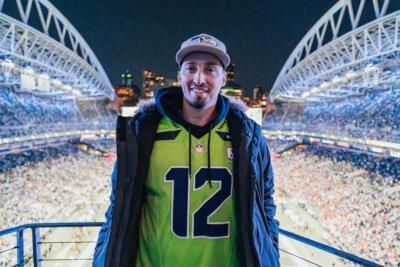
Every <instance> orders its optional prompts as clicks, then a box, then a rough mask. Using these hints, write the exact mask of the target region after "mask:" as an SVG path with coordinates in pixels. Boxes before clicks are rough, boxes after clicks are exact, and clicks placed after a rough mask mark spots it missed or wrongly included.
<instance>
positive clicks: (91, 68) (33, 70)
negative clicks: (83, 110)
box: [0, 0, 114, 99]
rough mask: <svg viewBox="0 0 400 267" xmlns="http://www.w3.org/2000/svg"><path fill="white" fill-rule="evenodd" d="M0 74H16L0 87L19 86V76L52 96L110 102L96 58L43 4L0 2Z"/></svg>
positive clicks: (109, 90)
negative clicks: (45, 88) (30, 79)
mask: <svg viewBox="0 0 400 267" xmlns="http://www.w3.org/2000/svg"><path fill="white" fill-rule="evenodd" d="M0 70H1V71H2V72H3V74H4V73H5V71H8V72H9V73H11V74H17V75H11V76H13V77H14V78H13V80H10V79H6V78H7V77H6V78H4V77H0V85H2V84H3V86H4V85H5V86H7V84H8V85H10V84H11V85H12V84H18V83H21V80H22V79H23V77H22V75H20V74H25V75H31V76H32V77H34V79H36V81H37V84H40V82H42V84H47V85H48V86H50V87H51V88H52V89H51V90H55V93H56V94H57V93H60V94H67V95H68V94H71V95H75V96H83V97H92V96H106V97H108V98H110V99H114V91H113V87H112V85H111V83H110V80H109V78H108V76H107V74H106V73H105V71H104V69H103V67H102V65H101V64H100V62H99V60H98V59H97V57H96V55H95V54H94V52H93V51H92V50H91V48H90V47H89V45H88V44H87V43H86V41H85V40H84V39H83V37H82V36H81V35H80V34H79V32H78V31H77V30H76V29H75V28H74V27H73V26H72V24H71V23H70V22H69V21H68V20H67V19H66V18H65V17H64V16H63V15H62V14H61V12H60V11H59V10H57V8H56V7H55V6H54V5H52V4H51V3H50V2H49V1H48V0H0ZM0 76H1V75H0ZM15 77H17V78H15ZM8 78H9V77H8ZM43 81H44V83H43ZM39 86H40V85H39Z"/></svg>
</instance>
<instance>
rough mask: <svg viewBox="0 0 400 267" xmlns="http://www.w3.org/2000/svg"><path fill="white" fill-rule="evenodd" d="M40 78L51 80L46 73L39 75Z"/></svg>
mask: <svg viewBox="0 0 400 267" xmlns="http://www.w3.org/2000/svg"><path fill="white" fill-rule="evenodd" d="M38 77H39V78H40V79H43V80H49V79H50V77H49V75H47V74H46V73H42V74H39V75H38Z"/></svg>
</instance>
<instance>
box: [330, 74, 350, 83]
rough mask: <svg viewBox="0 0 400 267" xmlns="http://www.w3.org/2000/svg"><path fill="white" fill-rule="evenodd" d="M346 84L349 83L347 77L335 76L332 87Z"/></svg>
mask: <svg viewBox="0 0 400 267" xmlns="http://www.w3.org/2000/svg"><path fill="white" fill-rule="evenodd" d="M346 82H347V79H346V77H345V76H341V77H339V76H335V77H334V78H333V79H332V85H339V84H343V83H346Z"/></svg>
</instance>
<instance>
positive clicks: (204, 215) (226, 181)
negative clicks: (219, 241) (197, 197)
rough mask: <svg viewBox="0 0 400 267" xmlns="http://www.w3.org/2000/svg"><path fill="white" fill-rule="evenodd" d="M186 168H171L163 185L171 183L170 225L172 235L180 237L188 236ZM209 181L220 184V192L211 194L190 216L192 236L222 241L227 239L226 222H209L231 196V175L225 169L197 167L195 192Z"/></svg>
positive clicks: (188, 184)
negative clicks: (221, 239) (209, 179)
mask: <svg viewBox="0 0 400 267" xmlns="http://www.w3.org/2000/svg"><path fill="white" fill-rule="evenodd" d="M188 172H189V169H188V168H187V167H174V168H171V169H169V170H168V172H167V173H166V175H165V178H164V179H165V181H166V182H172V199H171V224H172V232H173V233H174V234H175V235H176V236H177V237H179V238H188V237H189V220H188V218H189V212H190V209H189V205H190V188H189V186H190V183H189V175H188ZM208 173H210V178H211V181H216V182H218V183H219V185H220V186H219V190H217V191H216V192H215V193H213V194H212V195H210V196H209V197H208V198H207V199H206V200H205V201H204V202H203V203H201V205H200V206H199V207H198V208H196V210H195V211H194V212H193V214H192V218H193V220H192V221H193V224H192V237H194V238H198V237H204V238H224V237H228V236H229V221H228V222H209V217H210V216H212V215H213V214H215V213H216V212H217V211H218V210H219V209H220V208H221V207H222V205H223V204H224V202H225V201H226V200H227V199H228V198H229V197H231V195H232V174H231V173H230V172H229V171H228V169H226V168H211V169H210V172H208V170H207V168H200V169H199V170H198V171H197V172H196V175H195V176H194V183H193V187H194V188H193V189H194V191H197V190H200V189H202V188H203V187H204V186H206V185H207V183H208Z"/></svg>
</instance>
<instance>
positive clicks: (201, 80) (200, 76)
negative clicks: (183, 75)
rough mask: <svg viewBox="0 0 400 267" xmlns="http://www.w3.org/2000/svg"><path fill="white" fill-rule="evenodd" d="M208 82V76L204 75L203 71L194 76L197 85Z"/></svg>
mask: <svg viewBox="0 0 400 267" xmlns="http://www.w3.org/2000/svg"><path fill="white" fill-rule="evenodd" d="M205 81H206V76H205V75H204V73H203V72H202V71H198V72H196V73H195V75H194V82H195V83H196V84H202V83H204V82H205Z"/></svg>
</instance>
